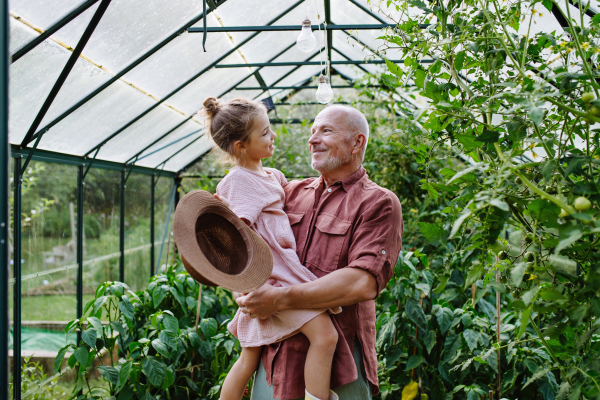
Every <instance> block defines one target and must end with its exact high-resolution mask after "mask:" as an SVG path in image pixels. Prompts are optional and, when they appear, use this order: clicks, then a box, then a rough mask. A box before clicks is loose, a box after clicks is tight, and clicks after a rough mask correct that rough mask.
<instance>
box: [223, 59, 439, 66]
mask: <svg viewBox="0 0 600 400" xmlns="http://www.w3.org/2000/svg"><path fill="white" fill-rule="evenodd" d="M389 61H391V62H393V63H404V60H389ZM434 61H435V60H433V59H430V58H423V59H421V60H419V62H420V63H422V64H429V63H432V62H434ZM321 64H322V63H321V62H319V61H289V62H287V61H286V62H272V63H268V62H267V63H248V64H220V65H217V66H216V67H215V68H243V67H246V66H248V67H294V66H302V65H321ZM359 64H385V60H368V61H364V60H348V61H331V65H359Z"/></svg>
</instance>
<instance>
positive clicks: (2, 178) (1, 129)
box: [0, 0, 10, 399]
mask: <svg viewBox="0 0 600 400" xmlns="http://www.w3.org/2000/svg"><path fill="white" fill-rule="evenodd" d="M8 15H9V14H8V0H1V1H0V163H1V164H0V285H2V286H0V398H3V399H8V393H9V392H8V383H9V378H8V371H9V369H8V360H9V358H8V333H9V324H8V321H9V315H8V306H9V300H8V293H9V290H8V279H9V276H10V272H9V267H8V266H9V265H10V261H9V258H10V250H9V237H10V233H9V229H10V212H9V210H8V205H9V204H10V202H9V196H10V191H9V189H8V187H9V184H10V183H9V182H10V178H9V174H10V164H9V163H10V157H9V152H10V146H9V143H8V85H9V79H8V69H9V65H10V53H9V29H10V28H9V22H8Z"/></svg>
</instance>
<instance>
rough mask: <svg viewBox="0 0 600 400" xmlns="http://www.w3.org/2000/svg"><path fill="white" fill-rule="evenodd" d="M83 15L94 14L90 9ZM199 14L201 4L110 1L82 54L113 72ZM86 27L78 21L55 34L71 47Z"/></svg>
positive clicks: (175, 0) (160, 0) (163, 0)
mask: <svg viewBox="0 0 600 400" xmlns="http://www.w3.org/2000/svg"><path fill="white" fill-rule="evenodd" d="M85 13H86V14H88V13H93V10H88V11H86V12H85ZM201 13H202V2H200V1H196V2H190V1H189V0H113V1H112V2H111V3H110V5H109V6H108V8H107V10H106V12H105V13H104V16H103V17H102V19H101V20H100V23H99V24H98V27H97V28H96V30H95V31H94V34H93V35H92V37H91V38H90V41H89V42H88V44H87V45H86V46H85V50H84V54H85V55H86V56H87V57H89V58H91V59H92V60H95V61H97V62H98V63H100V64H102V67H103V68H107V69H108V70H110V71H112V72H113V73H116V72H118V71H120V70H121V69H123V68H124V67H125V66H127V65H128V64H129V63H130V62H131V61H133V60H135V59H137V58H138V57H139V56H141V55H142V54H144V53H145V52H146V51H147V50H149V49H150V48H151V47H153V46H154V45H155V44H156V43H158V42H159V41H160V40H161V39H162V38H164V37H166V36H168V35H169V34H171V32H173V31H175V30H176V29H178V28H180V27H181V26H183V25H184V24H185V23H186V22H188V21H189V20H190V19H192V18H193V17H195V16H197V15H199V14H201ZM86 26H87V24H86V23H84V22H83V21H80V20H79V19H77V20H75V21H73V22H72V23H70V24H68V25H67V26H65V27H64V28H63V29H61V30H60V31H58V32H57V33H56V37H57V38H58V39H59V40H61V41H64V42H65V43H68V44H69V45H71V46H74V43H76V42H77V41H78V40H79V37H80V36H81V31H82V30H83V29H85V27H86Z"/></svg>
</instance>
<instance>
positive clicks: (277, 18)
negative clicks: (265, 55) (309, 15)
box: [85, 0, 304, 156]
mask: <svg viewBox="0 0 600 400" xmlns="http://www.w3.org/2000/svg"><path fill="white" fill-rule="evenodd" d="M303 1H304V0H299V1H297V2H296V3H294V4H293V5H292V6H291V7H289V8H288V9H286V10H285V11H283V12H282V13H281V14H279V15H278V16H277V17H275V18H274V19H273V20H271V21H270V22H269V24H273V23H275V22H276V21H277V20H279V19H280V18H281V17H283V16H284V15H286V14H287V13H289V12H290V11H292V10H293V9H294V8H296V7H297V6H298V5H299V4H301V3H302V2H303ZM259 33H260V32H256V33H254V34H253V35H250V36H249V37H248V38H246V39H244V40H243V41H242V42H241V43H240V44H238V45H237V46H235V47H234V48H232V49H231V50H229V51H227V52H226V53H225V54H223V55H222V56H221V57H219V58H218V59H217V60H215V61H213V62H212V63H211V64H210V65H209V66H207V67H206V68H204V69H203V70H202V71H200V72H198V73H197V74H195V75H194V76H192V77H191V78H190V79H188V80H187V81H185V82H184V83H183V84H181V85H180V86H179V87H177V88H176V89H175V90H173V91H172V92H171V93H169V94H167V95H166V96H165V97H163V98H162V99H161V100H159V101H157V102H156V103H155V104H154V105H152V106H151V107H149V108H148V109H146V110H145V111H143V112H142V113H141V114H140V115H138V116H137V117H135V118H134V119H132V120H131V121H129V122H128V123H126V124H125V125H123V126H122V127H121V128H119V129H118V130H117V131H116V132H114V133H112V134H111V135H109V136H108V137H107V138H105V139H103V140H102V141H101V142H100V143H98V144H97V145H95V146H94V147H92V148H91V149H90V150H88V151H87V152H86V153H85V155H86V156H87V155H89V154H90V153H91V152H92V151H94V150H96V149H97V148H98V147H102V146H104V144H106V143H107V142H108V141H109V140H111V139H112V138H114V137H115V136H117V135H118V134H119V133H121V132H123V131H124V130H125V129H127V128H128V127H130V126H131V125H133V124H134V123H135V122H137V121H139V120H140V119H141V118H142V117H144V116H145V115H146V114H148V113H149V112H151V111H152V110H154V109H155V108H156V107H158V106H159V105H161V104H162V103H164V102H165V101H166V100H168V99H169V98H171V97H172V96H174V95H175V94H177V93H178V92H179V91H180V90H181V89H183V88H185V87H186V86H187V85H189V84H190V83H192V82H194V81H195V80H196V79H198V78H199V77H200V76H202V75H203V74H204V73H206V72H207V71H209V70H210V69H211V68H213V67H214V66H215V65H217V64H218V63H219V62H221V61H223V60H224V59H225V58H227V57H228V56H229V55H231V54H232V53H234V52H235V51H237V49H239V48H240V47H242V46H243V45H245V44H246V43H248V42H249V41H250V40H252V39H254V38H255V37H256V36H258V35H259ZM244 66H246V65H244Z"/></svg>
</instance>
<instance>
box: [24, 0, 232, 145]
mask: <svg viewBox="0 0 600 400" xmlns="http://www.w3.org/2000/svg"><path fill="white" fill-rule="evenodd" d="M226 1H227V0H221V1H220V2H219V3H218V5H219V6H220V5H221V4H223V3H225V2H226ZM211 11H213V9H212V8H211V9H210V10H208V12H207V13H210V12H211ZM202 16H203V15H202V13H200V14H199V15H197V16H195V17H194V18H192V19H191V20H189V21H188V22H186V23H185V24H184V25H183V26H182V27H181V28H179V29H177V30H176V31H174V32H173V33H171V35H169V36H167V37H166V38H165V39H163V40H162V41H161V42H160V43H158V44H157V45H155V46H154V47H153V48H151V49H150V50H148V51H147V52H146V53H144V54H143V55H141V56H140V57H138V58H137V59H136V60H135V61H133V62H131V63H130V64H129V65H128V66H126V67H125V68H123V69H122V70H121V71H119V72H118V73H117V74H116V75H115V76H113V77H112V78H110V79H109V80H108V81H106V82H105V83H103V84H102V85H101V86H99V87H98V88H97V89H95V90H94V91H93V92H91V93H89V94H88V95H86V96H85V97H83V98H82V99H80V100H78V101H77V102H76V103H75V104H73V105H72V106H71V107H70V108H69V109H68V110H66V111H65V112H63V113H62V114H61V115H59V116H58V117H56V118H54V120H52V121H51V122H49V123H48V124H46V126H44V127H43V128H42V129H40V130H38V131H37V132H36V134H35V135H34V136H33V137H32V138H31V139H32V140H34V139H35V138H36V137H37V135H39V134H40V133H41V132H44V131H47V130H50V128H52V127H53V126H54V125H56V124H58V123H59V122H60V121H62V120H63V119H65V118H66V117H68V116H69V115H70V114H71V113H73V112H74V111H76V110H77V109H78V108H79V107H81V106H82V105H84V104H85V103H87V102H88V101H90V100H91V99H92V98H93V97H95V96H96V95H97V94H98V93H100V92H102V91H103V90H104V89H106V88H107V87H109V86H110V85H112V84H113V83H115V82H116V81H118V80H119V79H120V78H121V77H122V76H123V75H125V74H126V73H128V72H129V71H131V70H132V69H134V68H135V67H137V66H138V65H139V64H141V63H142V62H143V61H145V60H146V59H147V58H149V57H150V56H152V55H153V54H154V53H156V52H157V51H158V50H160V49H162V48H163V47H164V46H166V45H167V44H169V43H170V42H171V41H172V40H173V39H175V38H176V37H178V36H179V35H181V34H182V33H183V32H185V31H186V29H187V28H189V27H190V26H192V25H194V24H195V23H196V22H198V21H200V20H201V19H202Z"/></svg>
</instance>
